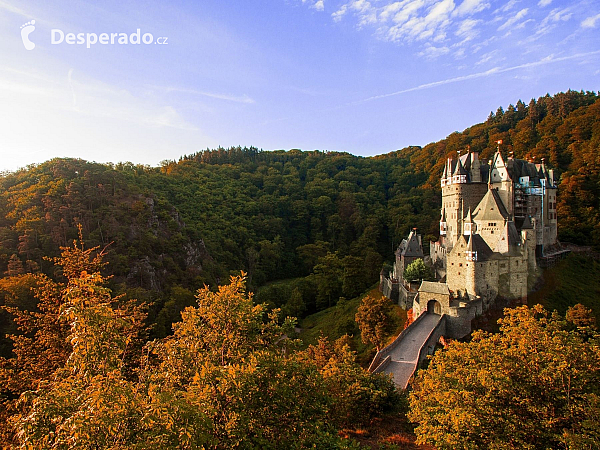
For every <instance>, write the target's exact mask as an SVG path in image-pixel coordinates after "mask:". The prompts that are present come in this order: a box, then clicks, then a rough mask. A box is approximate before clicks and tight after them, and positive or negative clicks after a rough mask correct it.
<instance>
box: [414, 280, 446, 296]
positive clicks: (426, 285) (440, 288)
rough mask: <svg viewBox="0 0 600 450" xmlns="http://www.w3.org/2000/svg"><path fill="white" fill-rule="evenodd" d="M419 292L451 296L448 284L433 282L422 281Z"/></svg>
mask: <svg viewBox="0 0 600 450" xmlns="http://www.w3.org/2000/svg"><path fill="white" fill-rule="evenodd" d="M419 292H429V293H432V294H443V295H450V289H448V285H447V284H446V283H436V282H433V281H421V286H419Z"/></svg>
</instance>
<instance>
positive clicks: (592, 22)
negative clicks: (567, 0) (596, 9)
mask: <svg viewBox="0 0 600 450" xmlns="http://www.w3.org/2000/svg"><path fill="white" fill-rule="evenodd" d="M598 20H600V14H596V15H595V16H591V17H588V18H587V19H585V20H584V21H583V22H581V26H582V27H583V28H595V27H596V22H597V21H598Z"/></svg>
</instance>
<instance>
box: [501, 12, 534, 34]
mask: <svg viewBox="0 0 600 450" xmlns="http://www.w3.org/2000/svg"><path fill="white" fill-rule="evenodd" d="M528 12H529V9H528V8H523V9H522V10H520V11H519V12H518V13H516V14H515V15H514V16H512V17H510V18H508V19H507V20H506V21H505V22H504V23H503V24H502V25H500V26H499V27H498V31H502V30H505V29H507V28H509V27H510V26H512V25H514V24H515V23H517V22H518V21H519V20H521V19H522V18H523V17H525V16H526V15H527V13H528Z"/></svg>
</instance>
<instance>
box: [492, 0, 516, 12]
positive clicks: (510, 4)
mask: <svg viewBox="0 0 600 450" xmlns="http://www.w3.org/2000/svg"><path fill="white" fill-rule="evenodd" d="M517 3H519V0H510V1H509V2H508V3H507V4H506V5H504V6H503V7H502V8H500V9H497V10H496V11H494V12H495V13H496V14H498V13H501V12H503V13H504V12H507V11H510V10H511V9H513V8H514V6H515V5H516V4H517Z"/></svg>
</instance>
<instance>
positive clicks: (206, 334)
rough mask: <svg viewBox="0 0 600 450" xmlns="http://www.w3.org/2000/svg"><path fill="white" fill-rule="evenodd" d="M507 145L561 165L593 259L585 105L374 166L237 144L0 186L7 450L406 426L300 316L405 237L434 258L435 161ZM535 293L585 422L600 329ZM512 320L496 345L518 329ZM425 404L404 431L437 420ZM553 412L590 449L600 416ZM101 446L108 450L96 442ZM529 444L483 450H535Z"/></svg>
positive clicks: (222, 441) (12, 177)
mask: <svg viewBox="0 0 600 450" xmlns="http://www.w3.org/2000/svg"><path fill="white" fill-rule="evenodd" d="M391 126H392V125H391ZM498 140H502V141H503V145H502V151H503V152H506V153H509V152H513V153H514V156H515V157H517V158H522V159H530V160H534V161H536V162H540V161H542V160H545V162H546V164H547V165H549V166H550V167H552V168H553V169H554V170H555V177H556V179H557V180H559V186H558V226H559V240H560V241H562V242H566V243H572V244H576V245H579V246H589V247H590V249H589V250H590V252H589V253H590V254H593V253H594V252H596V251H598V250H600V205H599V204H598V203H599V201H600V98H599V97H598V95H597V94H596V93H594V92H583V91H582V92H576V91H568V92H565V93H559V94H556V95H554V96H550V95H546V96H544V97H540V98H538V99H532V100H531V101H529V102H528V103H525V102H523V101H521V100H519V101H518V102H517V103H516V104H515V105H508V106H507V107H506V108H505V109H504V108H502V107H500V108H498V109H497V110H496V111H495V112H491V113H490V115H489V117H488V118H487V120H486V121H485V122H482V123H480V124H477V125H474V126H472V127H470V128H468V129H466V130H464V131H462V132H455V133H453V134H451V135H450V136H448V137H447V138H446V139H443V140H441V141H439V142H435V143H431V144H429V145H426V146H424V147H408V148H404V149H401V150H398V151H395V152H391V153H388V154H384V155H379V156H374V157H358V156H354V155H351V154H348V153H339V152H328V151H320V150H314V151H300V150H289V151H283V150H281V151H262V150H259V149H257V148H254V147H244V148H242V147H234V148H228V149H224V148H218V149H212V150H211V149H207V150H204V151H200V152H198V153H194V154H190V155H184V156H182V157H181V158H180V159H179V160H178V161H163V162H162V163H161V164H160V166H159V167H150V166H144V165H135V164H132V163H128V162H121V163H116V164H99V163H94V162H88V161H84V160H80V159H68V158H61V159H53V160H50V161H47V162H45V163H42V164H39V165H31V166H29V167H26V168H23V169H21V170H18V171H16V172H11V173H3V174H2V175H1V177H0V306H2V309H1V310H0V362H1V364H0V386H2V387H1V388H0V389H1V391H0V402H1V403H2V405H3V412H2V417H1V418H0V419H1V421H2V422H1V424H0V427H1V428H2V434H1V438H2V445H3V446H6V447H7V448H9V447H10V445H13V446H14V447H15V448H202V446H204V447H205V448H232V447H239V448H267V447H269V445H271V446H272V448H310V447H312V446H315V447H316V448H359V447H357V446H359V445H360V444H359V443H357V442H356V441H355V440H353V439H346V438H343V437H341V434H340V433H339V431H340V430H343V429H347V428H356V427H358V426H361V424H363V422H365V421H369V420H371V419H374V418H376V417H381V416H382V415H383V414H404V413H405V412H406V410H407V408H408V399H407V398H405V397H404V396H403V395H401V394H399V393H398V392H396V391H395V390H394V388H393V385H392V384H391V382H390V381H389V380H387V379H384V378H381V377H378V376H373V375H371V374H369V373H367V372H366V371H365V370H364V369H363V368H361V366H360V365H359V364H358V363H357V362H356V361H357V358H356V353H355V352H354V351H353V350H355V348H352V347H351V346H349V345H348V344H349V341H348V340H347V339H345V338H344V337H343V336H342V337H341V338H340V339H338V340H328V339H326V338H322V339H318V340H317V339H315V340H314V341H313V342H312V344H311V345H308V343H302V342H301V341H299V340H296V339H293V338H291V337H290V336H293V334H294V331H293V328H294V326H295V325H297V322H295V321H294V320H293V319H291V318H290V317H295V318H297V319H303V318H306V317H307V316H310V315H313V314H315V313H318V312H321V311H324V310H327V309H328V308H332V307H334V306H335V305H336V304H338V303H340V305H344V304H347V303H346V302H347V300H350V299H356V298H357V297H359V296H360V295H361V294H363V293H364V292H365V291H367V290H369V289H371V288H372V287H373V285H374V284H375V283H376V282H377V281H378V279H379V273H380V271H381V269H382V267H383V266H384V264H386V263H389V262H391V260H392V257H393V252H394V250H395V248H396V247H397V246H398V244H399V243H400V241H401V240H402V239H403V238H405V237H406V235H407V234H408V232H409V231H410V229H412V228H413V227H416V228H418V230H419V232H420V233H421V234H422V235H423V236H424V242H425V246H426V245H427V244H426V243H427V241H428V240H435V239H437V232H438V220H439V214H440V210H439V205H440V202H441V191H440V185H439V178H440V174H441V172H442V168H443V164H444V161H445V159H446V158H447V157H449V156H456V154H457V152H459V151H465V150H466V149H470V150H471V151H476V152H479V153H480V158H481V159H488V158H490V157H491V155H492V154H493V152H494V151H496V147H497V146H496V142H497V141H498ZM425 251H426V252H427V248H425ZM581 264H584V263H581ZM585 264H587V265H590V267H591V265H594V267H597V266H598V264H597V263H595V262H589V261H588V262H586V263H585ZM575 272H576V271H575ZM567 282H568V281H565V283H567ZM540 292H542V293H545V292H546V291H544V290H543V289H542V290H541V291H540ZM544 295H545V294H544ZM553 295H554V296H553ZM580 296H581V297H586V294H585V292H584V293H581V295H580ZM538 297H539V295H538ZM547 297H548V298H549V299H551V301H549V302H547V303H545V302H544V298H539V299H538V300H539V301H540V302H541V303H543V304H546V305H547V306H548V305H549V306H550V307H553V305H560V306H559V307H558V309H559V310H560V311H559V312H560V314H562V317H563V319H560V320H559V319H558V318H556V317H553V318H552V320H554V321H555V322H552V324H551V325H543V328H544V330H545V332H548V333H555V334H556V333H558V334H560V336H563V335H565V333H566V335H565V336H567V337H565V338H564V342H565V343H564V345H565V346H567V345H570V344H569V343H573V342H575V343H576V344H577V345H579V346H580V347H581V348H580V350H581V352H582V354H585V355H588V356H586V358H587V359H586V360H585V361H584V362H582V363H581V366H573V367H574V370H577V371H578V373H583V374H585V376H583V378H582V379H581V380H583V381H581V380H580V381H581V383H580V385H578V386H579V389H580V390H579V391H577V395H578V397H577V399H575V400H573V401H572V402H571V398H570V397H569V398H568V399H569V402H571V403H569V407H572V408H575V405H576V406H577V408H580V409H581V408H583V409H585V408H588V410H589V411H592V412H594V413H595V414H597V413H598V411H599V409H598V400H597V399H598V397H597V395H598V392H597V389H596V391H594V392H595V393H592V394H590V392H592V391H590V389H591V388H590V386H592V385H593V382H594V380H596V381H597V380H598V373H597V372H598V369H597V367H599V366H596V369H595V370H593V367H594V366H593V364H594V361H597V359H598V354H599V353H598V336H597V333H596V332H595V331H592V330H595V328H594V326H593V324H588V325H589V326H588V325H585V326H586V327H588V328H586V329H585V330H583V329H580V328H582V326H578V325H573V324H575V323H576V322H577V320H575V319H573V320H571V321H570V322H569V320H567V319H568V318H567V319H565V318H564V317H566V316H565V315H568V313H569V311H571V310H570V309H569V308H570V307H573V305H574V304H575V303H579V302H578V301H577V296H574V298H573V299H570V298H569V299H568V300H567V301H565V300H564V299H561V298H557V295H556V294H555V293H554V294H553V293H552V292H547ZM588 297H589V295H588ZM590 298H591V297H590ZM583 303H585V304H586V305H587V306H588V307H592V310H590V311H588V310H586V311H588V312H586V313H585V314H583V315H586V314H587V315H590V316H594V315H596V316H597V315H598V314H600V311H599V310H598V309H596V305H597V304H598V303H597V302H592V301H591V300H590V301H584V302H583ZM226 311H234V313H232V314H225V312H226ZM521 314H524V315H527V314H528V313H526V312H522V313H521ZM536 314H537V316H535V315H534V316H535V317H534V319H536V320H537V319H539V317H540V314H542V313H541V312H539V311H538V313H536ZM545 314H549V313H545ZM571 314H574V313H571ZM542 315H543V314H542ZM511 317H512V316H511ZM532 320H533V319H532ZM540 320H541V319H540ZM547 320H550V319H547ZM561 320H562V321H561ZM506 323H508V322H505V324H506ZM511 324H512V325H511V327H512V328H510V327H508V325H505V327H504V328H502V327H501V330H503V331H501V333H502V332H504V333H505V334H506V333H509V332H511V333H514V332H515V331H514V328H515V327H516V325H514V324H513V323H512V322H511ZM530 326H531V327H533V326H534V325H532V324H530ZM507 327H508V328H507ZM347 328H348V330H349V331H356V330H358V328H357V326H356V324H349V325H348V326H347ZM584 328H585V327H584ZM582 330H583V331H582ZM561 333H562V334H561ZM569 333H570V334H569ZM585 333H587V334H585ZM558 334H557V335H558ZM499 336H503V335H502V334H499ZM488 338H489V336H487V335H486V336H483V335H480V336H478V337H476V338H474V340H473V342H474V343H475V344H477V345H482V343H484V342H487V341H485V339H488ZM490 339H491V338H490ZM498 339H499V338H498ZM507 339H508V338H507ZM549 339H550V340H551V337H550V338H549ZM475 344H473V345H475ZM461 345H462V344H461ZM464 345H469V344H464ZM486 345H487V344H486ZM573 345H575V344H573ZM578 348H579V347H578ZM582 349H583V350H582ZM477 351H479V350H477ZM558 351H559V349H557V350H556V352H558ZM442 353H443V354H445V353H446V352H442ZM447 353H448V354H451V352H450V351H448V352H447ZM436 358H438V356H437V355H436ZM594 358H596V359H594ZM444 361H445V360H443V359H441V360H440V361H439V362H438V363H435V359H434V362H432V364H431V366H430V367H431V368H432V370H439V368H440V367H441V366H443V365H444V364H446V363H445V362H444ZM515 361H516V359H515ZM448 364H449V363H448ZM557 364H558V363H557ZM428 382H430V381H428V379H427V378H426V376H425V378H423V379H421V380H420V381H419V383H421V385H422V386H426V385H427V383H428ZM431 382H433V381H431ZM486 382H487V381H486ZM552 382H553V383H555V384H556V385H558V384H559V383H558V382H557V381H556V382H555V381H552ZM553 386H554V385H553ZM478 389H479V387H478ZM481 389H483V388H481ZM419 392H420V391H415V394H411V395H412V397H411V398H410V401H411V402H413V401H414V399H415V398H417V397H415V396H419V395H421V394H420V393H419ZM532 395H533V394H532ZM589 395H595V396H596V397H593V398H595V400H593V399H592V400H590V398H592V397H589ZM567 397H568V396H567ZM498 402H501V400H498ZM586 402H587V403H586ZM594 402H595V403H594ZM422 404H423V405H427V404H428V403H427V402H422ZM586 405H587V406H586ZM476 406H477V405H475V406H474V408H476ZM496 406H497V405H496ZM534 406H535V405H534ZM534 406H532V408H534ZM567 409H568V408H567ZM567 409H565V411H567ZM422 411H423V412H421V411H418V410H417V409H414V408H413V410H412V412H411V413H410V414H409V417H411V420H413V422H415V423H417V422H418V423H421V422H422V420H423V419H422V416H423V415H427V414H438V413H439V411H438V412H432V411H429V410H427V409H426V406H423V408H422ZM578 411H579V409H578ZM465 414H467V413H465ZM469 414H471V413H469ZM556 414H562V416H561V417H563V416H564V417H566V418H564V420H563V422H561V423H563V425H564V426H562V425H561V426H562V428H561V426H555V424H554V425H552V426H550V425H549V426H548V427H549V430H550V431H548V433H547V434H545V435H544V436H545V437H544V439H546V441H545V442H548V445H550V447H548V448H552V446H554V445H559V444H558V443H560V445H562V446H563V447H561V448H593V447H586V445H588V444H586V442H588V443H589V440H590V439H591V440H592V441H593V432H594V431H593V430H592V431H589V428H590V427H589V426H587V425H586V426H583V425H582V427H583V428H581V427H580V428H578V429H574V428H573V426H572V424H573V423H575V422H576V421H586V420H587V421H590V420H591V422H590V423H591V424H592V425H593V424H597V423H598V422H597V421H598V416H596V417H595V419H594V417H591V418H590V417H588V416H586V415H585V414H583V413H577V414H575V412H574V410H571V409H569V410H568V411H567V412H564V413H563V412H562V410H561V411H560V412H557V413H556ZM578 414H579V415H578ZM567 416H568V417H567ZM465 417H467V416H465ZM468 417H470V416H468ZM464 420H467V419H464ZM594 420H596V422H594ZM548 421H549V423H550V422H552V415H551V414H550V415H549V419H548ZM586 423H587V422H586ZM282 424H283V425H282ZM407 426H408V425H407ZM431 426H432V427H433V428H435V429H436V433H438V434H437V435H435V436H434V434H435V433H433V434H431V433H429V434H427V433H428V432H427V431H422V430H427V426H421V428H419V427H417V428H416V431H417V436H424V437H419V439H420V442H421V443H423V444H426V443H428V444H433V445H436V446H437V447H439V448H484V447H481V446H480V447H477V446H476V447H468V446H464V447H461V445H463V443H457V442H451V441H448V442H446V441H444V439H445V437H444V436H445V435H443V433H442V434H440V433H441V432H440V429H444V430H445V431H444V433H446V434H447V433H453V432H454V431H453V429H452V427H451V426H450V425H447V426H446V425H444V424H442V425H440V424H438V425H431ZM452 426H455V424H454V425H452ZM586 427H587V428H586ZM409 428H410V427H409ZM592 428H593V427H592ZM315 430H316V431H315ZM561 430H567V431H565V433H566V434H564V436H563V435H561ZM473 433H475V432H473ZM590 433H592V434H590ZM99 435H102V439H106V440H105V441H103V442H96V443H95V444H94V440H95V439H99V437H98V436H99ZM442 435H443V436H442ZM432 436H434V437H432ZM436 436H437V437H436ZM561 436H562V437H561ZM577 436H587V437H586V438H585V439H588V440H587V441H586V440H585V439H584V440H583V441H582V440H580V439H578V438H577ZM590 436H591V437H590ZM136 439H139V441H137V440H136ZM136 442H137V443H136ZM445 442H446V443H445ZM461 442H462V441H461ZM465 442H466V441H465ZM489 442H496V441H493V439H492V438H490V441H488V444H485V445H490V444H489ZM517 442H518V443H517ZM144 443H149V444H146V445H149V446H150V447H147V446H145V445H142V444H144ZM136 445H137V447H136ZM465 445H466V444H465ZM478 445H484V444H478ZM493 445H496V444H493ZM498 445H499V444H498ZM528 445H530V443H528V441H526V439H525V438H523V440H522V442H521V441H515V443H514V444H513V447H510V446H508V447H503V446H501V445H499V446H497V447H494V448H536V447H527V446H528ZM515 446H516V447H515ZM490 448H491V447H490Z"/></svg>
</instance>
